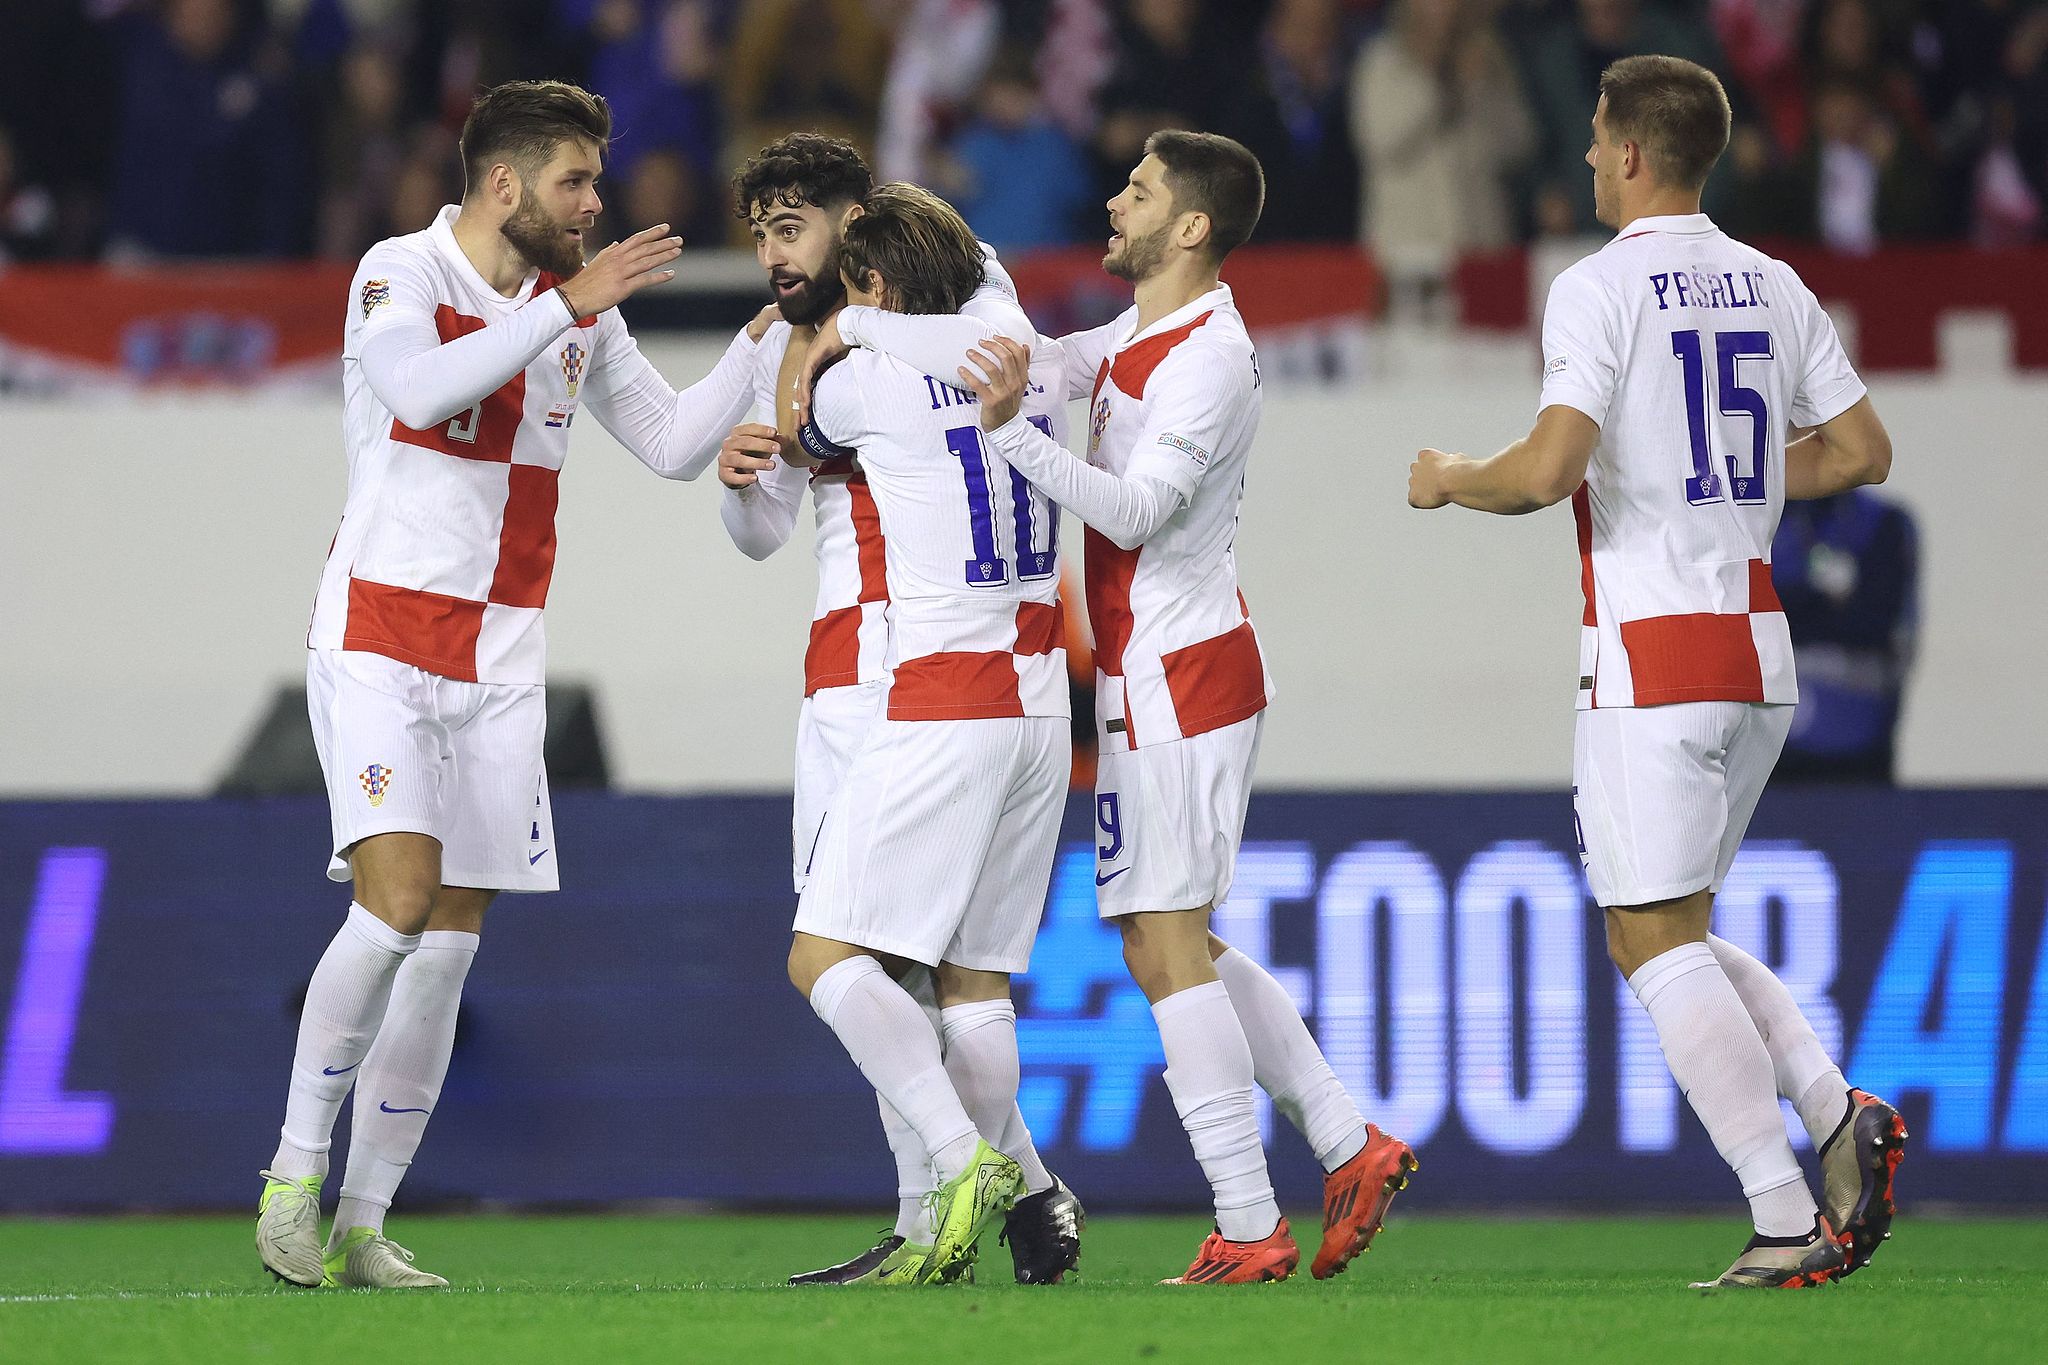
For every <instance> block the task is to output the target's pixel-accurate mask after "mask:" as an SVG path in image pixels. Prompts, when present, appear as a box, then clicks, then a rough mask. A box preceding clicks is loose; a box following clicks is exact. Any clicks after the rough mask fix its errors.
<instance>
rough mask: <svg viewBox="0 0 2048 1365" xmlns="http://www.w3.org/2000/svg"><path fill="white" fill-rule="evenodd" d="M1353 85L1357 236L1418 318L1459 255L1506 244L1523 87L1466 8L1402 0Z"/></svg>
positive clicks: (1526, 142)
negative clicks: (1359, 195) (1360, 182)
mask: <svg viewBox="0 0 2048 1365" xmlns="http://www.w3.org/2000/svg"><path fill="white" fill-rule="evenodd" d="M1351 88H1352V99H1353V101H1354V103H1353V106H1352V115H1351V116H1352V134H1353V136H1354V137H1355V138H1356V139H1357V142H1358V149H1359V155H1360V157H1361V159H1362V160H1363V161H1364V163H1365V205H1364V210H1363V226H1364V234H1365V239H1366V241H1367V242H1368V243H1369V244H1370V245H1371V246H1372V248H1373V251H1374V253H1375V254H1376V255H1377V257H1378V259H1379V262H1380V265H1381V268H1382V269H1383V270H1385V271H1386V273H1387V277H1388V282H1389V286H1390V289H1391V293H1392V302H1393V304H1394V306H1395V307H1396V308H1397V309H1399V310H1401V311H1420V312H1422V313H1425V314H1426V313H1428V312H1430V311H1431V310H1432V309H1433V308H1434V305H1435V302H1436V301H1437V300H1438V299H1439V298H1440V297H1441V295H1442V290H1443V287H1444V283H1445V281H1446V279H1447V278H1448V276H1449V273H1450V270H1451V267H1452V266H1454V265H1455V264H1456V263H1457V260H1458V257H1459V256H1460V255H1461V254H1462V253H1464V252H1467V251H1473V250H1487V249H1491V248H1496V247H1501V246H1505V245H1507V244H1508V243H1509V242H1510V241H1512V240H1513V233H1514V217H1515V215H1514V206H1513V201H1512V199H1511V196H1510V185H1509V181H1510V177H1511V176H1512V175H1513V174H1514V173H1515V171H1516V169H1517V168H1518V166H1519V165H1520V164H1521V163H1523V162H1524V161H1526V160H1527V158H1528V156H1529V154H1530V153H1531V152H1532V151H1533V150H1534V148H1535V128H1534V125H1533V123H1532V121H1531V119H1530V116H1529V111H1528V107H1527V105H1526V104H1525V103H1524V101H1523V99H1522V93H1521V86H1520V81H1519V80H1518V79H1517V78H1516V75H1515V71H1514V68H1513V65H1512V64H1511V63H1510V61H1509V60H1508V56H1507V52H1506V49H1505V48H1504V47H1503V46H1502V45H1501V43H1500V40H1499V38H1498V35H1497V34H1496V33H1495V31H1494V29H1493V26H1492V24H1491V22H1490V21H1489V19H1488V17H1487V15H1486V13H1485V11H1484V9H1483V8H1482V7H1481V6H1480V5H1478V4H1476V3H1474V0H1403V2H1402V3H1401V4H1399V5H1398V6H1397V7H1396V8H1395V10H1394V17H1393V21H1392V22H1391V23H1390V24H1389V26H1388V27H1387V29H1386V30H1385V31H1384V32H1382V33H1381V34H1380V35H1379V36H1378V37H1377V38H1375V39H1373V40H1372V42H1370V43H1368V44H1367V45H1366V48H1365V50H1364V52H1362V53H1361V54H1360V56H1359V59H1358V65H1357V68H1356V70H1355V71H1354V72H1353V74H1352V87H1351ZM1579 102H1580V103H1581V104H1582V105H1583V104H1584V103H1585V101H1584V99H1583V98H1581V100H1580V101H1579ZM1582 178H1583V177H1582Z"/></svg>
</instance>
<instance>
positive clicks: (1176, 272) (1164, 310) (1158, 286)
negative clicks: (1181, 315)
mask: <svg viewBox="0 0 2048 1365" xmlns="http://www.w3.org/2000/svg"><path fill="white" fill-rule="evenodd" d="M1216 285H1217V279H1216V272H1215V271H1214V270H1211V269H1207V268H1205V267H1201V266H1196V265H1193V264H1189V265H1186V266H1179V267H1175V266H1169V267H1168V268H1166V269H1165V270H1162V271H1160V272H1159V273H1158V274H1157V275H1154V276H1152V277H1151V278H1150V279H1148V280H1145V281H1143V282H1142V283H1140V284H1139V285H1138V287H1137V289H1136V290H1134V291H1133V293H1132V298H1133V299H1134V301H1135V302H1136V303H1137V305H1138V330H1139V331H1141V332H1142V331H1144V330H1145V329H1146V328H1147V327H1150V326H1151V325H1152V324H1153V323H1155V322H1157V321H1159V319H1161V318H1163V317H1166V316H1167V315H1168V314H1171V313H1176V312H1178V311H1180V310H1181V309H1183V308H1185V307H1187V306H1188V305H1189V304H1191V303H1193V302H1194V301H1195V300H1196V299H1198V298H1200V297H1202V295H1204V294H1206V293H1208V292H1209V291H1210V290H1212V289H1214V288H1215V287H1216Z"/></svg>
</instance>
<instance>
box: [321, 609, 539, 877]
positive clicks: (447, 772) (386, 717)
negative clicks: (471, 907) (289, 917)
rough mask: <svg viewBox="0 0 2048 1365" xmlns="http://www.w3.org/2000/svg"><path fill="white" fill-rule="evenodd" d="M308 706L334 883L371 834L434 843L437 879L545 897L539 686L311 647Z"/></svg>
mask: <svg viewBox="0 0 2048 1365" xmlns="http://www.w3.org/2000/svg"><path fill="white" fill-rule="evenodd" d="M306 709H307V711H308V712H309V713H310V714H311V716H312V721H313V742H314V744H315V746H316V747H317V748H318V749H319V751H320V768H321V771H322V772H323V773H325V774H326V778H327V806H328V812H329V815H330V818H331V821H332V824H333V830H334V850H333V856H332V857H331V858H330V859H329V861H328V864H327V876H328V878H329V879H330V880H332V881H337V882H345V881H347V880H349V877H350V875H351V874H350V871H349V865H348V859H347V853H348V850H349V849H351V848H353V847H354V846H355V845H356V844H358V843H360V842H361V841H362V840H364V839H367V838H369V837H370V836H371V835H373V834H390V833H395V832H406V833H414V834H427V835H432V836H433V837H434V838H436V839H438V840H440V841H441V882H442V884H443V885H445V886H474V887H481V888H483V889H485V890H490V891H554V890H558V889H559V888H560V883H559V881H558V880H557V869H556V864H555V821H554V814H553V812H552V810H551V809H550V807H549V804H548V777H547V769H546V766H545V765H544V764H543V763H542V761H541V750H542V746H543V744H544V742H545V740H546V736H547V700H546V695H545V693H544V691H543V689H542V688H540V687H539V686H532V685H528V686H514V685H511V684H506V683H471V682H457V681H455V680H454V679H452V678H443V677H440V676H439V675H437V674H433V673H428V672H426V671H425V670H424V669H419V668H414V667H413V666H412V665H410V664H402V663H399V662H398V661H397V660H396V659H387V658H385V657H384V656H383V655H381V654H368V653H364V652H361V651H358V650H333V649H316V650H311V651H309V652H308V655H307V661H306Z"/></svg>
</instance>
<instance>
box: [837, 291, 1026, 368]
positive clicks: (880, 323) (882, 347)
mask: <svg viewBox="0 0 2048 1365" xmlns="http://www.w3.org/2000/svg"><path fill="white" fill-rule="evenodd" d="M839 336H840V339H841V340H843V341H845V342H846V343H847V344H848V345H850V346H864V347H866V348H867V349H869V350H871V351H880V352H881V353H882V354H883V355H888V356H894V357H895V358H896V359H898V360H900V361H902V362H903V363H904V364H906V365H908V366H909V367H910V368H911V369H913V370H916V371H917V372H918V373H919V374H928V375H931V376H932V377H933V378H934V379H937V380H939V381H940V382H942V383H949V384H954V385H956V386H957V384H958V381H959V374H958V371H959V369H960V367H961V366H963V365H965V364H967V363H968V359H967V353H968V352H969V351H970V350H972V349H974V348H975V347H977V346H979V345H981V344H982V343H983V342H984V341H988V340H989V339H991V338H993V337H997V336H1006V337H1008V338H1009V339H1010V340H1012V341H1014V342H1016V343H1017V344H1018V345H1020V346H1025V347H1029V346H1031V345H1033V344H1034V343H1035V342H1036V341H1037V340H1038V329H1037V328H1035V327H1033V326H1032V325H1031V319H1030V318H1028V317H1026V316H1025V315H1024V310H1023V309H1022V308H1019V307H1018V306H1017V301H1016V300H1015V299H1012V298H1009V297H1007V296H1006V295H1004V294H1002V293H1001V292H999V291H996V290H992V289H990V288H989V287H988V286H986V285H984V286H982V288H981V289H980V290H979V291H977V292H976V294H975V295H974V297H973V298H971V299H969V300H968V301H967V303H966V305H965V307H963V308H962V310H961V311H960V312H959V313H958V314H930V313H921V314H912V313H892V312H889V311H888V310H886V309H882V308H864V307H861V306H859V305H855V306H852V307H849V308H845V309H842V310H841V311H840V314H839Z"/></svg>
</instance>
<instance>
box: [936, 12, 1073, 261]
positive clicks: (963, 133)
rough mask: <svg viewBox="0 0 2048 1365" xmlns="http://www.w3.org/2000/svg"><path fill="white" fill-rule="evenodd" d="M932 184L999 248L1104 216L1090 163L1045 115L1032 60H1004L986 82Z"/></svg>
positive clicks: (1057, 237)
mask: <svg viewBox="0 0 2048 1365" xmlns="http://www.w3.org/2000/svg"><path fill="white" fill-rule="evenodd" d="M935 169H936V170H937V171H938V174H937V175H936V176H935V177H934V183H935V184H936V185H937V187H938V188H939V189H941V190H942V191H944V193H945V194H946V196H947V197H948V198H950V199H951V200H952V201H953V205H954V207H955V208H957V209H959V210H960V216H961V217H963V218H965V219H966V220H967V222H968V223H969V225H970V226H972V227H973V228H974V231H975V234H976V235H977V236H979V237H980V238H981V239H982V240H983V241H986V242H988V243H989V244H990V245H992V246H994V247H995V248H996V249H997V250H999V251H1008V250H1011V249H1013V248H1018V247H1041V246H1059V245H1063V244H1065V243H1067V242H1072V241H1075V240H1076V239H1077V238H1078V237H1079V235H1080V220H1081V218H1082V216H1083V215H1086V214H1091V213H1092V218H1091V222H1090V230H1091V231H1092V230H1093V228H1094V227H1095V226H1097V225H1099V224H1100V223H1101V221H1102V212H1101V204H1100V201H1098V200H1096V199H1095V198H1094V197H1093V196H1092V195H1091V194H1090V193H1089V179H1088V161H1087V158H1086V157H1084V156H1083V155H1082V154H1081V149H1080V148H1079V147H1078V146H1076V145H1075V143H1074V141H1073V139H1071V138H1069V137H1068V136H1067V135H1066V134H1065V133H1064V132H1062V131H1061V130H1060V128H1059V127H1058V126H1057V125H1056V124H1054V123H1053V121H1052V119H1051V118H1050V117H1049V116H1047V114H1046V112H1045V108H1044V105H1043V104H1042V103H1041V101H1040V100H1039V95H1038V85H1037V82H1036V80H1035V79H1034V77H1033V75H1032V72H1031V63H1030V58H1029V56H1028V55H1027V54H1025V53H1021V52H1012V53H1008V54H1006V55H1005V56H1003V57H1001V58H999V59H998V60H997V62H996V64H995V65H994V66H993V67H992V68H991V69H990V71H989V73H988V76H987V79H986V80H985V81H984V82H983V83H982V87H981V97H980V100H979V102H978V107H977V111H976V113H975V115H974V118H973V120H972V121H971V122H969V123H968V124H967V126H966V127H965V128H963V129H961V130H960V134H959V136H958V137H956V138H954V139H953V144H952V147H951V149H950V155H949V156H947V157H946V159H945V161H944V162H943V163H942V164H941V165H940V166H938V167H936V168H935Z"/></svg>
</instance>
